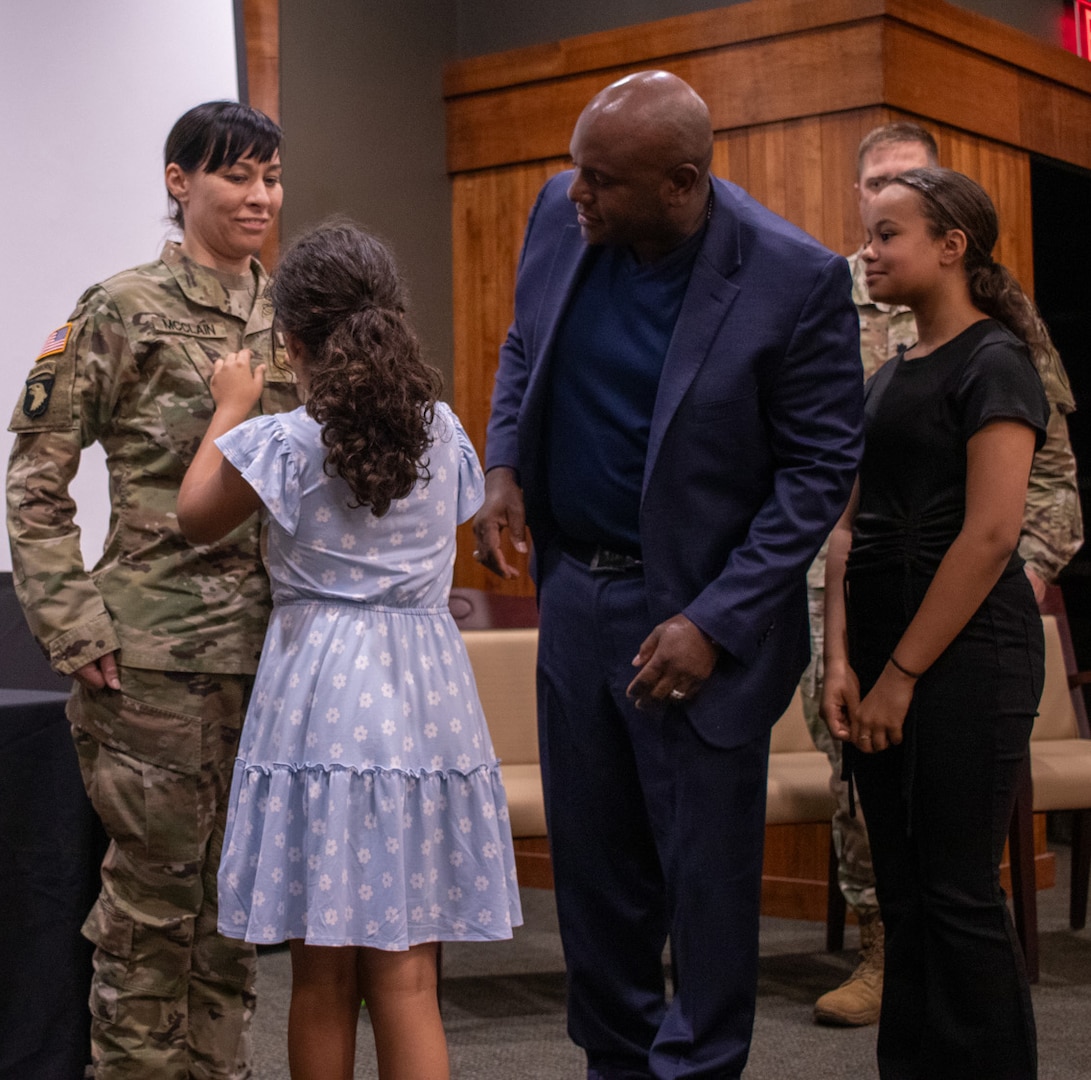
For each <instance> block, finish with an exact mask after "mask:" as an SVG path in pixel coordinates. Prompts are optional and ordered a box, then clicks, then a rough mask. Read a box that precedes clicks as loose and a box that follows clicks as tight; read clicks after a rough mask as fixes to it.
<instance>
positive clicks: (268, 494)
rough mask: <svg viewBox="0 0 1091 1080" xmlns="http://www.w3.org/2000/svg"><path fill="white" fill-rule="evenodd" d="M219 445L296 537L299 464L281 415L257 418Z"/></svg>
mask: <svg viewBox="0 0 1091 1080" xmlns="http://www.w3.org/2000/svg"><path fill="white" fill-rule="evenodd" d="M216 445H217V446H218V447H219V448H220V452H221V453H222V454H223V456H224V457H225V458H227V460H228V461H230V462H231V464H232V465H234V466H235V468H236V469H238V470H239V472H240V473H241V474H242V478H243V479H244V480H245V481H246V482H247V483H248V484H249V485H250V486H251V487H252V488H253V489H254V491H256V492H257V494H258V497H259V498H260V499H261V501H262V502H263V503H264V504H265V507H266V509H267V510H268V511H269V513H270V515H271V516H272V517H273V519H274V520H275V521H276V523H277V524H278V525H280V527H281V528H282V529H284V530H285V531H286V532H288V533H289V534H290V535H292V536H294V535H295V532H296V529H297V527H298V525H299V507H300V483H299V462H298V460H297V458H296V455H295V453H294V452H293V450H292V446H291V443H290V441H289V439H288V435H287V432H286V431H285V430H284V424H283V422H282V418H281V416H280V415H276V416H255V417H253V418H252V419H250V420H245V421H243V423H241V424H239V426H238V427H236V428H232V429H231V431H229V432H227V433H226V434H225V435H221V436H220V437H219V438H218V439H217V440H216Z"/></svg>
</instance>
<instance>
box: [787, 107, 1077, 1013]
mask: <svg viewBox="0 0 1091 1080" xmlns="http://www.w3.org/2000/svg"><path fill="white" fill-rule="evenodd" d="M937 164H938V150H937V147H936V141H935V139H934V138H933V137H932V135H931V133H930V132H928V131H926V130H925V129H924V128H922V127H921V126H920V125H919V124H914V123H912V122H905V121H898V122H895V123H891V124H884V125H883V126H881V127H878V128H875V129H874V130H873V131H871V132H869V133H868V134H867V135H866V136H865V137H864V138H863V140H862V141H861V143H860V147H859V150H858V151H857V180H856V191H857V193H858V195H859V197H860V214H861V217H863V214H864V210H865V208H866V207H867V206H868V204H869V203H870V202H871V200H872V199H873V198H874V197H875V196H876V195H877V194H878V193H879V192H880V191H881V190H882V189H883V188H884V187H885V186H886V185H887V184H888V183H889V182H890V180H891V178H892V177H894V176H897V174H898V173H901V172H905V171H906V170H907V169H916V168H923V167H927V166H934V165H937ZM862 250H863V249H862V248H861V249H860V250H858V251H856V252H855V253H854V254H852V255H850V256H849V267H850V269H851V270H852V282H853V284H852V298H853V301H854V302H855V304H856V308H857V312H858V313H859V316H860V358H861V360H862V362H863V366H864V378H865V379H867V378H870V377H871V376H872V375H874V374H875V372H876V371H877V370H878V369H879V368H880V367H882V365H883V364H884V363H886V361H887V360H889V359H890V358H891V357H893V356H894V355H895V354H896V353H897V351H898V349H899V347H901V348H905V347H908V346H910V345H912V344H913V343H914V342H915V341H916V340H917V325H916V322H915V321H914V318H913V313H912V312H911V311H910V310H909V308H907V307H901V306H898V305H893V304H883V303H879V302H877V301H873V300H872V299H871V297H870V296H869V295H868V290H867V286H866V284H865V282H864V273H865V264H864V261H863V259H862V257H861V252H862ZM1042 338H1043V339H1044V340H1046V341H1047V342H1048V340H1049V335H1048V333H1047V332H1045V329H1044V327H1043V333H1042ZM1034 361H1035V364H1036V365H1037V368H1038V373H1039V375H1040V376H1041V379H1042V386H1043V389H1044V390H1045V394H1046V398H1047V400H1048V401H1049V407H1050V408H1049V426H1048V428H1047V433H1046V442H1045V444H1044V445H1043V447H1042V448H1041V450H1039V451H1038V453H1037V454H1035V456H1034V464H1033V467H1032V469H1031V474H1030V484H1029V487H1028V489H1027V503H1026V509H1025V512H1024V518H1023V531H1022V534H1021V536H1020V538H1019V554H1020V555H1022V557H1023V559H1024V560H1025V561H1026V567H1025V569H1026V574H1027V577H1028V578H1029V579H1030V582H1031V585H1032V586H1033V587H1034V593H1035V596H1036V597H1037V598H1038V600H1039V601H1041V599H1042V597H1043V596H1044V594H1045V588H1046V585H1047V584H1048V583H1049V582H1051V581H1053V580H1054V578H1056V576H1057V575H1058V574H1059V573H1060V572H1061V570H1062V569H1064V567H1065V565H1066V564H1067V563H1068V561H1069V560H1070V559H1071V558H1072V556H1073V555H1075V554H1076V552H1077V551H1078V550H1079V549H1080V545H1081V544H1082V543H1083V518H1082V515H1081V511H1080V501H1079V494H1078V491H1077V488H1076V460H1075V458H1074V457H1073V454H1072V446H1071V443H1070V442H1069V439H1068V422H1067V420H1066V419H1065V417H1066V416H1067V415H1068V414H1069V413H1071V412H1074V411H1075V408H1076V403H1075V401H1074V400H1073V397H1072V390H1071V388H1070V387H1069V383H1068V376H1067V374H1066V373H1065V370H1064V367H1063V366H1062V365H1061V359H1060V357H1059V356H1058V355H1057V351H1056V349H1054V348H1053V346H1052V345H1049V346H1048V347H1047V348H1046V349H1044V350H1042V351H1040V352H1038V353H1037V354H1036V355H1035V356H1034ZM825 562H826V560H825V548H823V550H822V552H821V553H820V554H819V557H818V558H817V559H816V560H815V562H814V564H813V565H812V567H811V570H810V572H809V574H808V594H809V598H808V599H809V604H810V612H811V663H810V666H809V667H808V668H807V670H806V672H804V675H803V679H802V681H801V684H800V689H801V691H802V695H803V710H804V713H805V715H806V717H807V723H808V726H809V727H810V729H811V735H812V737H813V738H814V741H815V745H816V746H817V747H818V748H819V749H820V750H822V751H824V752H825V753H826V754H827V756H828V757H829V759H830V764H831V766H832V768H833V775H832V777H831V780H830V787H831V789H832V790H833V792H834V794H835V795H836V797H837V803H838V809H837V812H836V813H835V814H834V818H833V830H834V845H835V848H836V850H837V854H838V880H839V884H840V886H841V891H842V893H843V894H844V897H845V900H846V902H847V904H848V906H849V907H850V908H852V910H853V911H854V912H855V913H856V916H857V919H858V921H859V923H860V945H861V958H860V962H859V964H858V966H857V967H856V969H855V970H854V971H853V972H852V974H851V975H850V976H849V978H848V979H847V980H846V981H845V982H844V983H842V984H841V986H839V987H837V988H836V989H834V990H831V991H829V992H828V993H826V994H823V995H822V996H821V997H820V998H819V999H818V1001H817V1002H816V1003H815V1011H814V1014H815V1019H816V1020H817V1021H818V1022H820V1023H826V1024H836V1025H843V1026H861V1025H865V1024H873V1023H875V1022H876V1021H877V1020H878V1019H879V1010H880V1002H881V998H882V989H883V924H882V921H881V919H880V917H879V904H878V901H877V900H876V898H875V874H874V871H873V870H872V866H871V849H870V847H869V845H868V838H867V831H866V828H865V825H864V819H863V817H862V816H861V815H860V812H859V806H857V816H855V817H853V816H851V815H850V813H849V803H848V791H847V788H846V785H845V784H844V783H842V782H841V779H840V777H841V743H840V742H839V741H838V740H836V739H834V738H833V737H832V736H831V735H830V733H829V731H828V730H827V728H826V724H825V722H824V721H823V720H822V719H821V717H820V716H819V715H818V705H819V701H820V699H821V694H822V685H821V684H822V644H823V642H822V620H823V609H824V579H825V569H826V567H825Z"/></svg>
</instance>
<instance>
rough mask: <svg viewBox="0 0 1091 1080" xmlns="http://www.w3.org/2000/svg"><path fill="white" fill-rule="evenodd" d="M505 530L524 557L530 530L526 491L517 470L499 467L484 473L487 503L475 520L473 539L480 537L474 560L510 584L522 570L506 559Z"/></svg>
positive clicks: (483, 505)
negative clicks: (525, 497) (528, 526)
mask: <svg viewBox="0 0 1091 1080" xmlns="http://www.w3.org/2000/svg"><path fill="white" fill-rule="evenodd" d="M505 529H507V530H508V531H509V532H510V533H511V543H512V546H513V547H514V548H515V550H516V551H518V552H519V554H520V555H525V554H526V553H527V528H526V510H525V508H524V506H523V492H522V491H521V490H520V488H519V485H518V484H517V483H516V481H515V470H514V469H510V468H507V467H506V466H498V467H497V468H495V469H490V470H489V471H488V472H487V473H486V474H485V502H484V503H483V504H482V506H481V509H480V510H478V512H477V516H476V517H475V518H474V536H475V537H476V538H477V547H476V549H475V550H474V558H475V559H476V560H477V561H478V562H479V563H481V565H482V566H484V567H487V568H488V569H489V570H491V571H492V572H493V573H494V574H497V575H498V576H500V577H502V578H507V579H508V580H509V581H510V580H511V579H512V578H517V577H518V576H519V571H518V570H517V569H516V568H515V567H514V566H512V565H511V563H509V562H508V561H507V559H505V558H504V552H503V550H502V548H501V543H500V534H501V533H502V532H503V531H504V530H505Z"/></svg>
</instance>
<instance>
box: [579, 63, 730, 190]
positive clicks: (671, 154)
mask: <svg viewBox="0 0 1091 1080" xmlns="http://www.w3.org/2000/svg"><path fill="white" fill-rule="evenodd" d="M595 124H600V125H603V126H605V127H608V128H610V129H612V130H613V131H615V132H617V133H618V134H624V135H626V136H627V137H628V138H630V139H634V140H636V143H637V144H638V145H639V147H640V150H641V152H642V153H645V154H647V155H649V156H655V157H657V158H658V159H659V164H661V165H662V166H664V167H666V168H669V167H671V166H672V165H677V164H682V163H687V162H688V163H690V164H692V165H695V166H696V167H697V168H698V169H699V170H700V173H701V175H702V176H704V175H706V174H707V173H708V169H709V166H710V165H711V164H712V120H711V119H710V117H709V115H708V106H707V105H705V103H704V101H702V100H701V98H700V97H699V96H698V95H697V92H696V91H695V90H694V89H693V87H692V86H690V85H689V83H687V82H683V80H681V79H680V78H678V76H677V75H672V74H671V73H670V72H669V71H638V72H637V73H636V74H634V75H627V76H626V77H625V78H624V79H619V80H618V81H617V82H615V83H611V84H610V85H609V86H608V87H606V89H605V90H601V91H599V93H597V94H596V95H595V96H594V97H593V98H592V99H591V101H590V102H589V103H588V105H587V107H586V108H585V109H584V110H583V112H582V113H581V114H580V118H579V120H578V121H577V123H576V127H577V129H578V128H579V127H580V126H581V125H585V126H590V125H595Z"/></svg>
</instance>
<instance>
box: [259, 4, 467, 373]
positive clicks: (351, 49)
mask: <svg viewBox="0 0 1091 1080" xmlns="http://www.w3.org/2000/svg"><path fill="white" fill-rule="evenodd" d="M454 38H455V8H454V5H453V4H452V3H451V2H450V0H320V2H315V0H281V3H280V65H281V68H280V70H281V77H280V78H281V88H280V93H281V122H282V126H283V128H284V132H285V151H284V161H285V170H284V210H283V211H282V230H281V235H282V237H283V240H284V241H289V240H290V239H291V238H292V236H293V235H296V234H298V233H299V232H301V231H302V230H304V229H306V228H307V227H308V226H311V225H314V224H315V223H317V222H319V221H321V220H322V219H323V218H326V217H328V216H330V215H332V214H343V215H347V216H348V217H351V218H354V219H355V220H356V221H359V222H360V223H361V224H362V225H364V226H366V227H368V228H370V229H372V230H373V231H374V232H376V233H378V234H379V235H380V236H381V237H383V238H384V239H385V240H387V241H388V242H389V243H390V244H391V246H392V247H393V249H394V253H395V255H396V256H397V258H398V262H399V265H400V266H401V268H402V273H403V274H404V276H405V278H406V281H407V283H408V286H409V293H410V305H411V317H412V322H413V324H414V326H415V327H416V328H417V332H418V333H419V334H420V336H421V339H422V341H423V343H424V346H425V352H426V354H427V356H428V359H429V360H430V361H431V362H432V363H434V364H435V365H436V366H437V367H438V368H440V370H441V371H443V372H444V377H445V381H446V382H447V385H448V387H449V386H450V374H451V321H452V320H451V196H450V185H449V183H448V180H447V173H446V166H445V159H444V153H445V148H444V143H445V132H444V116H443V86H442V76H443V65H444V63H445V62H446V61H447V60H449V59H451V58H452V56H453V54H454Z"/></svg>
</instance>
